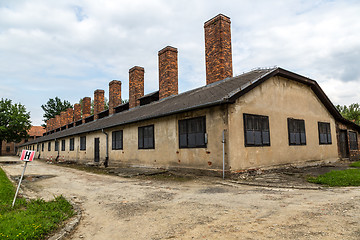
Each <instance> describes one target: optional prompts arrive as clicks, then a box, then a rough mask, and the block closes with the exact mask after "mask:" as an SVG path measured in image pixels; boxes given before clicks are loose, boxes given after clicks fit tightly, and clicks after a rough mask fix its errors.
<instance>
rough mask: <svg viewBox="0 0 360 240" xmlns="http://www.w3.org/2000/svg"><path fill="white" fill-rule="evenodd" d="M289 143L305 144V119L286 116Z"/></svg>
mask: <svg viewBox="0 0 360 240" xmlns="http://www.w3.org/2000/svg"><path fill="white" fill-rule="evenodd" d="M288 131H289V145H306V134H305V121H304V120H301V119H293V118H288Z"/></svg>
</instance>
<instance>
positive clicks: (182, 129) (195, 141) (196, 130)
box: [179, 117, 206, 148]
mask: <svg viewBox="0 0 360 240" xmlns="http://www.w3.org/2000/svg"><path fill="white" fill-rule="evenodd" d="M205 124H206V118H205V117H197V118H190V119H185V120H179V148H204V147H206V140H205V135H206V125H205Z"/></svg>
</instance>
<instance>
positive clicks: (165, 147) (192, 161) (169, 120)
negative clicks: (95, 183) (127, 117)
mask: <svg viewBox="0 0 360 240" xmlns="http://www.w3.org/2000/svg"><path fill="white" fill-rule="evenodd" d="M200 116H206V132H207V134H208V143H207V147H206V148H179V135H178V134H179V131H178V120H182V119H188V118H193V117H200ZM224 116H225V117H226V116H227V114H226V108H222V107H216V108H209V109H204V110H199V111H193V112H187V113H183V114H177V115H174V116H169V117H164V118H160V119H153V120H149V121H144V122H141V123H136V124H130V125H126V126H121V127H116V128H112V129H109V130H108V131H107V132H108V133H109V142H110V144H109V166H112V165H117V164H121V163H125V164H129V165H133V166H156V167H191V168H202V169H213V168H220V167H222V146H221V134H222V129H223V127H224V125H225V121H226V119H225V118H224ZM152 124H153V125H154V134H155V149H138V127H142V126H147V125H152ZM116 130H123V150H111V132H112V131H116Z"/></svg>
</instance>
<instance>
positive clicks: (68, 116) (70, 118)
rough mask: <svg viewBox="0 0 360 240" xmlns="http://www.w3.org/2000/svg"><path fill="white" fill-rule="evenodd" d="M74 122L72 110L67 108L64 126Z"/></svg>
mask: <svg viewBox="0 0 360 240" xmlns="http://www.w3.org/2000/svg"><path fill="white" fill-rule="evenodd" d="M73 121H74V110H73V109H72V108H68V109H67V110H66V124H70V123H72V122H73Z"/></svg>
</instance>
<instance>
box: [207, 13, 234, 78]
mask: <svg viewBox="0 0 360 240" xmlns="http://www.w3.org/2000/svg"><path fill="white" fill-rule="evenodd" d="M230 25H231V22H230V18H229V17H227V16H225V15H222V14H219V15H217V16H216V17H214V18H212V19H210V20H209V21H207V22H205V23H204V29H205V58H206V84H210V83H213V82H216V81H219V80H222V79H225V78H227V77H232V76H233V72H232V54H231V30H230Z"/></svg>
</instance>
